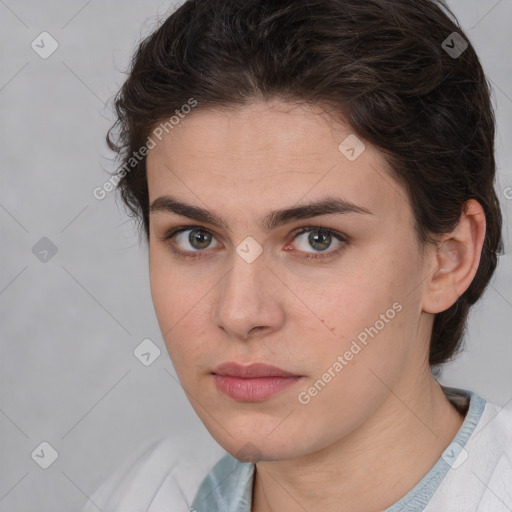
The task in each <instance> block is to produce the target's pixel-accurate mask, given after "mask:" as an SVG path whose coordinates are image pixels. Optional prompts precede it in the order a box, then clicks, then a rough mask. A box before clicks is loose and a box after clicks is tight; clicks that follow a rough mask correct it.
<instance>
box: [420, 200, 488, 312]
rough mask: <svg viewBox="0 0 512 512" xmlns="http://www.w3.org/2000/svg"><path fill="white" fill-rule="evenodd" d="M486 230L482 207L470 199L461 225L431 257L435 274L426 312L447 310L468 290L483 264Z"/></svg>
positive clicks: (428, 285) (429, 286) (427, 291)
mask: <svg viewBox="0 0 512 512" xmlns="http://www.w3.org/2000/svg"><path fill="white" fill-rule="evenodd" d="M485 229H486V222H485V213H484V211H483V208H482V206H481V205H480V203H479V202H478V201H476V200H475V199H470V200H469V201H467V202H466V204H465V208H464V211H463V213H462V214H461V218H460V221H459V223H458V224H457V226H456V227H455V229H454V230H453V231H452V232H451V233H445V234H444V235H443V236H442V238H441V239H440V243H439V246H438V247H437V251H436V253H435V254H434V255H433V256H432V257H433V261H432V268H433V271H432V273H431V275H430V277H429V279H428V280H427V283H426V289H425V294H424V296H423V311H425V312H427V313H432V314H435V313H441V312H442V311H446V310H447V309H448V308H450V307H451V306H452V305H453V304H455V302H456V301H457V299H458V298H459V297H460V296H461V295H462V294H463V293H464V292H465V291H466V290H467V289H468V287H469V285H470V284H471V282H472V281H473V278H474V277H475V275H476V272H477V270H478V265H479V264H480V257H481V254H482V247H483V243H484V239H485Z"/></svg>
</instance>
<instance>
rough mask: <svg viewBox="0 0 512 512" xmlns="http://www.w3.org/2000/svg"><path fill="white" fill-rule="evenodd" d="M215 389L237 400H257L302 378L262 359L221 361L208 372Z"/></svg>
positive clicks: (273, 393) (266, 397)
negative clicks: (240, 361)
mask: <svg viewBox="0 0 512 512" xmlns="http://www.w3.org/2000/svg"><path fill="white" fill-rule="evenodd" d="M212 375H213V378H214V381H215V384H216V386H217V389H219V391H221V392H222V393H224V394H225V395H227V396H229V397H230V398H232V399H233V400H235V401H237V402H261V401H263V400H267V399H268V398H270V397H272V396H274V395H275V394H277V393H279V392H280V391H283V390H284V389H286V388H288V387H290V386H292V385H293V384H296V383H297V382H299V381H300V380H302V379H303V376H302V375H296V374H293V373H291V372H288V371H286V370H283V369H282V368H278V367H277V366H272V365H267V364H263V363H253V364H250V365H245V366H243V365H240V364H238V363H233V362H228V363H222V364H221V365H219V366H218V367H217V368H215V370H214V371H213V372H212Z"/></svg>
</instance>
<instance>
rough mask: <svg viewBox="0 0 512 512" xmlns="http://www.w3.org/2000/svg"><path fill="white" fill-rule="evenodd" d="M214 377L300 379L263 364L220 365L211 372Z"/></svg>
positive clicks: (275, 367)
mask: <svg viewBox="0 0 512 512" xmlns="http://www.w3.org/2000/svg"><path fill="white" fill-rule="evenodd" d="M213 373H214V374H216V375H226V376H228V377H239V378H241V379H254V378H261V377H300V375H295V374H293V373H290V372H287V371H285V370H283V369H281V368H278V367H277V366H272V365H269V364H263V363H253V364H249V365H246V366H242V365H240V364H238V363H231V362H230V363H222V364H220V365H219V366H217V368H215V370H214V371H213Z"/></svg>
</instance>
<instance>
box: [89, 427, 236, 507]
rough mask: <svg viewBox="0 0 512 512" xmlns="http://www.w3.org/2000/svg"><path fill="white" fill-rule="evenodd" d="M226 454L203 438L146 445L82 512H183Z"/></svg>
mask: <svg viewBox="0 0 512 512" xmlns="http://www.w3.org/2000/svg"><path fill="white" fill-rule="evenodd" d="M225 453H226V452H225V451H224V450H223V449H222V448H221V447H220V446H219V445H218V444H217V443H215V441H214V440H213V439H211V438H205V437H204V436H201V437H199V436H194V437H185V436H173V437H166V438H161V439H158V440H155V441H153V442H151V443H146V444H145V445H144V446H142V447H141V448H140V449H139V450H138V451H137V453H135V454H131V455H130V456H127V458H126V460H125V461H124V463H123V464H122V465H121V466H119V467H118V468H117V469H116V471H115V472H114V473H113V474H112V475H110V476H109V477H108V478H107V479H106V480H105V482H104V483H103V484H102V485H101V486H100V487H99V488H98V489H97V490H96V491H95V492H94V493H93V495H92V496H91V497H90V498H89V501H88V502H87V504H86V506H85V508H84V509H83V512H93V511H94V512H97V511H98V509H100V510H102V512H164V511H165V512H168V511H169V510H176V511H182V510H183V511H186V510H188V507H189V506H190V504H191V503H192V500H193V499H194V496H195V494H196V492H197V489H198V487H199V485H200V483H201V481H202V480H203V479H204V477H205V476H206V474H207V473H208V472H209V470H210V469H211V467H212V466H213V465H214V464H215V462H216V461H218V460H219V458H221V457H222V456H223V455H224V454H225Z"/></svg>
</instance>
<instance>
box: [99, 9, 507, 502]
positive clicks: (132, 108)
mask: <svg viewBox="0 0 512 512" xmlns="http://www.w3.org/2000/svg"><path fill="white" fill-rule="evenodd" d="M116 107H117V114H118V116H119V118H118V122H117V123H116V126H115V127H116V128H119V133H118V134H117V135H118V138H116V137H115V136H114V130H111V132H109V137H108V141H109V144H110V147H111V148H112V149H114V150H115V151H117V152H118V154H119V156H120V158H121V160H122V165H121V168H120V170H119V172H118V173H117V175H115V176H113V178H112V183H115V184H117V185H118V188H119V190H120V192H121V194H122V198H123V199H124V201H125V203H126V205H127V206H128V208H129V210H130V211H131V213H132V214H133V215H134V216H135V218H136V219H138V221H139V222H140V228H141V232H142V233H143V234H144V236H145V238H146V240H147V241H148V249H149V261H150V280H151V291H152V297H153V303H154V306H155V311H156V314H157V318H158V321H159V325H160V329H161V331H162V336H163V339H164V341H165V344H166V346H167V349H168V352H169V355H170V358H171V360H172V363H173V365H174V367H175V369H176V372H177V375H178V377H179V379H180V381H181V384H182V386H183V389H184V390H185V392H186V394H187V396H188V398H189V400H190V403H191V405H192V406H193V407H194V409H195V411H196V412H197V414H198V416H199V418H200V419H201V421H202V422H203V423H204V425H205V427H206V428H207V429H208V431H209V432H210V434H211V436H212V437H213V438H214V439H215V441H216V442H217V443H218V444H219V445H220V446H221V447H222V448H223V450H225V451H226V452H228V453H227V454H224V455H223V456H222V457H221V458H220V460H219V461H218V462H217V463H216V464H213V463H212V464H209V463H208V464H207V469H206V470H205V467H204V466H202V468H201V469H200V470H199V469H197V470H196V469H194V466H193V465H192V466H190V465H189V466H187V468H186V470H184V471H183V472H182V473H181V477H180V476H179V474H180V473H179V471H180V464H181V468H182V469H183V468H184V467H185V466H186V465H187V464H188V462H189V459H188V458H187V457H185V458H184V459H179V457H178V455H177V450H176V446H175V444H176V443H175V444H174V445H173V444H172V443H171V444H169V443H168V442H167V443H166V442H164V443H163V444H160V445H158V446H156V447H153V448H152V449H151V450H150V451H149V452H148V453H147V454H145V455H144V456H143V458H142V459H139V460H138V462H136V463H134V464H132V465H131V466H130V468H129V472H128V473H126V472H120V473H119V475H118V476H117V477H116V478H117V480H113V481H112V482H110V483H107V484H105V485H104V486H103V488H102V490H100V491H99V492H98V493H97V495H95V496H94V497H93V498H92V502H94V503H95V505H96V506H98V507H99V508H100V509H101V510H103V511H104V512H107V511H110V510H118V511H119V512H127V511H131V510H148V511H152V512H154V511H157V510H162V511H163V510H187V509H189V510H195V511H199V512H203V511H204V512H211V511H214V510H219V511H223V512H225V511H227V512H234V511H239V512H263V511H270V510H274V511H276V510H279V511H286V512H295V511H305V510H306V511H308V512H316V511H320V510H321V511H323V512H325V511H333V512H334V511H335V512H344V511H350V512H377V511H382V510H386V511H388V512H398V511H400V512H403V511H430V512H432V511H440V510H443V511H444V510H449V511H450V512H457V511H461V512H462V511H464V512H467V511H468V510H477V507H479V508H478V510H482V511H484V510H486V511H487V510H488V511H491V510H492V512H496V511H501V510H503V511H506V510H512V469H511V459H512V414H511V413H510V411H507V410H503V411H500V408H498V407H497V406H496V405H494V404H492V403H488V402H486V401H485V400H484V399H483V398H482V397H480V396H478V395H477V394H476V393H474V392H472V391H469V390H464V389H455V388H446V387H443V386H441V385H440V384H439V382H438V381H437V380H436V377H435V376H436V371H437V370H438V368H439V367H440V365H442V364H443V363H445V362H447V361H449V360H450V359H452V358H453V357H454V356H455V355H456V354H457V352H458V351H459V350H460V346H461V341H462V335H463V331H464V328H465V325H466V320H467V315H468V311H469V308H470V307H471V305H473V304H474V303H475V302H476V301H477V300H478V299H479V297H480V296H481V295H482V293H483V291H484V289H485V288H486V286H487V284H488V282H489V280H490V278H491V276H492V274H493V272H494V270H495V267H496V264H497V255H498V254H499V253H500V251H502V239H501V223H502V217H501V212H500V208H499V203H498V199H497V197H496V195H495V192H494V188H493V185H494V177H495V160H494V132H495V125H494V123H495V121H494V114H493V111H492V107H491V103H490V97H489V87H488V84H487V81H486V78H485V75H484V72H483V70H482V67H481V65H480V62H479V60H478V57H477V55H476V54H475V51H474V48H473V47H472V45H471V44H470V43H469V41H468V38H467V36H466V35H465V34H464V33H463V31H462V30H461V29H460V27H459V26H458V25H457V23H456V19H455V17H454V16H453V14H452V13H451V11H449V10H448V8H447V7H446V6H445V5H444V4H442V3H441V2H439V1H434V0H416V1H414V2H411V1H410V0H365V1H363V2H362V1H360V0H343V1H341V0H313V1H307V0H293V1H291V0H284V1H281V2H273V1H271V0H247V1H242V2H241V1H240V0H238V1H235V0H208V1H201V2H195V1H187V2H185V3H184V4H183V5H182V6H181V7H180V8H179V9H177V10H176V11H175V12H174V13H173V14H172V15H171V16H169V17H168V18H167V19H166V20H165V22H164V23H163V24H162V25H161V26H160V27H159V28H158V29H157V30H156V31H155V32H154V33H153V34H151V35H150V36H149V37H148V38H147V39H145V40H144V41H143V42H142V43H141V45H140V47H139V49H138V51H137V53H136V55H135V56H134V60H133V63H132V69H131V72H130V75H129V77H128V79H127V80H126V82H125V83H124V85H123V87H122V89H121V91H120V93H119V94H118V96H117V98H116ZM102 193H103V191H102V190H98V191H97V192H96V193H95V195H99V194H102ZM180 461H181V462H180ZM212 466H213V467H212ZM198 468H199V466H198ZM177 475H178V476H177ZM189 507H190V508H189ZM92 509H93V507H92V506H91V510H92ZM94 509H95V508H94Z"/></svg>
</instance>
